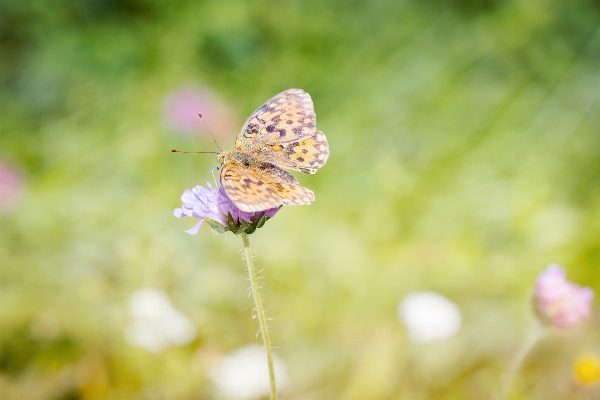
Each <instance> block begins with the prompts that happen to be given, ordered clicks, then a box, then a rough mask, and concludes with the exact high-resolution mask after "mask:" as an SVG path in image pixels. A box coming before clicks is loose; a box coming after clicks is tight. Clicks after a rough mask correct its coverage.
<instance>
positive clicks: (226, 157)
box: [217, 151, 231, 164]
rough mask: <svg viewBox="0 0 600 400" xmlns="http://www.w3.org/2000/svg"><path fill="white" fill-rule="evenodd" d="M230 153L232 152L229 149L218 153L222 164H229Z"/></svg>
mask: <svg viewBox="0 0 600 400" xmlns="http://www.w3.org/2000/svg"><path fill="white" fill-rule="evenodd" d="M230 153H231V152H229V151H222V152H220V153H217V160H219V162H220V163H221V164H227V163H228V162H229V154H230Z"/></svg>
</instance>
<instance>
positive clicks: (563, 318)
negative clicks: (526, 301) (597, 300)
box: [535, 264, 594, 328]
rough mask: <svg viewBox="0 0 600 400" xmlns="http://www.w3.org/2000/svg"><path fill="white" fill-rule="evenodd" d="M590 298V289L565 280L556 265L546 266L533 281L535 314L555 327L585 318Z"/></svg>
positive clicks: (563, 270)
mask: <svg viewBox="0 0 600 400" xmlns="http://www.w3.org/2000/svg"><path fill="white" fill-rule="evenodd" d="M593 298H594V291H593V290H592V289H590V288H589V287H581V286H579V285H577V284H575V283H573V282H570V281H568V280H567V277H566V272H565V269H564V268H563V267H561V266H560V265H556V264H550V265H548V267H547V268H546V270H545V271H544V272H542V273H541V274H540V275H539V276H538V278H537V280H536V282H535V300H536V302H537V311H538V314H539V315H540V316H541V317H542V319H543V320H544V321H546V322H548V323H550V324H551V325H553V326H555V327H559V328H567V327H570V326H573V325H576V324H577V323H579V322H580V321H581V320H583V319H585V318H587V317H588V316H589V315H590V312H591V303H592V299H593Z"/></svg>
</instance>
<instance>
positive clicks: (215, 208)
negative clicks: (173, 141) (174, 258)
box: [173, 182, 279, 235]
mask: <svg viewBox="0 0 600 400" xmlns="http://www.w3.org/2000/svg"><path fill="white" fill-rule="evenodd" d="M206 185H207V186H208V188H205V187H203V186H196V187H194V188H193V189H192V190H189V189H186V190H185V191H184V192H183V195H182V196H181V201H182V202H183V206H182V207H181V208H176V209H175V210H173V215H175V217H177V218H181V217H184V216H185V217H192V218H199V219H200V221H198V223H197V224H196V225H194V226H193V227H192V228H191V229H188V230H187V231H185V232H187V233H189V234H190V235H195V234H197V233H198V230H199V229H200V226H201V225H202V222H204V220H205V219H208V220H209V221H208V222H209V224H210V225H211V227H212V228H213V229H215V230H216V231H217V232H218V233H223V232H226V231H227V230H232V231H234V233H239V232H238V228H243V230H244V231H246V233H252V232H254V230H256V228H260V227H261V226H262V225H263V224H264V222H265V221H266V219H269V218H272V217H273V216H274V215H275V214H276V213H277V211H279V207H276V208H271V209H268V210H265V211H259V212H244V211H241V210H240V209H238V208H237V207H236V206H235V205H234V204H233V203H232V202H231V200H229V198H228V197H227V196H226V195H225V191H224V190H223V188H222V187H220V186H219V188H218V189H213V187H212V186H211V184H210V183H208V182H206ZM229 215H231V218H232V221H233V225H234V226H233V227H232V226H231V225H230V224H229ZM263 217H264V218H263ZM211 220H212V221H216V222H218V224H221V225H222V226H223V228H219V226H218V224H216V225H215V224H214V223H211ZM261 221H262V223H261ZM244 222H245V223H244ZM232 228H233V229H232ZM252 228H254V229H252ZM248 229H251V230H252V232H249V231H248Z"/></svg>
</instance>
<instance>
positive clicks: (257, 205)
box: [217, 89, 329, 212]
mask: <svg viewBox="0 0 600 400" xmlns="http://www.w3.org/2000/svg"><path fill="white" fill-rule="evenodd" d="M315 123H316V116H315V113H314V110H313V104H312V100H311V98H310V95H308V93H305V92H304V91H302V90H301V89H289V90H286V91H285V92H282V93H279V94H278V95H276V96H274V97H273V98H271V99H270V100H268V101H267V102H266V103H265V104H263V105H262V106H260V107H259V108H258V109H257V110H256V111H255V112H254V113H252V114H251V115H250V117H248V119H247V120H246V123H245V124H244V126H243V128H242V130H241V132H240V134H239V135H238V137H237V139H236V142H235V146H234V149H233V150H232V151H224V152H221V153H218V154H217V159H218V160H219V162H220V163H221V164H223V167H222V168H221V175H220V181H221V186H223V189H224V190H225V193H226V194H227V196H228V197H229V199H230V200H231V201H232V202H233V203H234V204H235V205H236V206H237V207H238V208H239V209H240V210H242V211H246V212H257V211H263V210H267V209H269V208H273V207H277V206H279V205H282V204H283V205H302V204H310V202H311V201H314V199H315V195H314V193H313V192H312V191H311V190H309V189H307V188H305V187H302V186H300V184H299V183H298V180H297V179H296V178H295V177H294V176H293V175H291V174H289V173H288V172H286V171H284V168H286V169H292V170H296V171H301V172H304V173H308V174H314V173H315V172H316V171H317V170H318V169H319V168H321V167H322V166H323V165H325V162H326V161H327V158H328V157H329V145H328V143H327V139H326V138H325V135H324V134H323V132H320V131H318V130H316V127H315Z"/></svg>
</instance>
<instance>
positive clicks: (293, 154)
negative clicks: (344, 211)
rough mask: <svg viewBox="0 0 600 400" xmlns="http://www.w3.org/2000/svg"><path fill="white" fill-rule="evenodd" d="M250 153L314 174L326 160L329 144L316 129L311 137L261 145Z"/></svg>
mask: <svg viewBox="0 0 600 400" xmlns="http://www.w3.org/2000/svg"><path fill="white" fill-rule="evenodd" d="M252 155H253V156H254V157H255V158H258V159H260V160H262V161H266V162H270V163H272V164H275V165H277V166H279V167H281V168H287V169H293V170H296V171H302V172H304V173H307V174H314V173H315V172H317V170H318V169H319V168H321V167H322V166H323V165H325V163H326V162H327V159H328V158H329V144H328V143H327V138H326V137H325V135H324V134H323V132H321V131H316V132H315V134H314V135H313V136H312V137H309V138H306V139H300V140H298V141H296V142H291V143H283V144H275V145H268V146H263V147H262V148H261V149H260V150H259V152H258V154H257V153H256V152H254V153H252Z"/></svg>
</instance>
